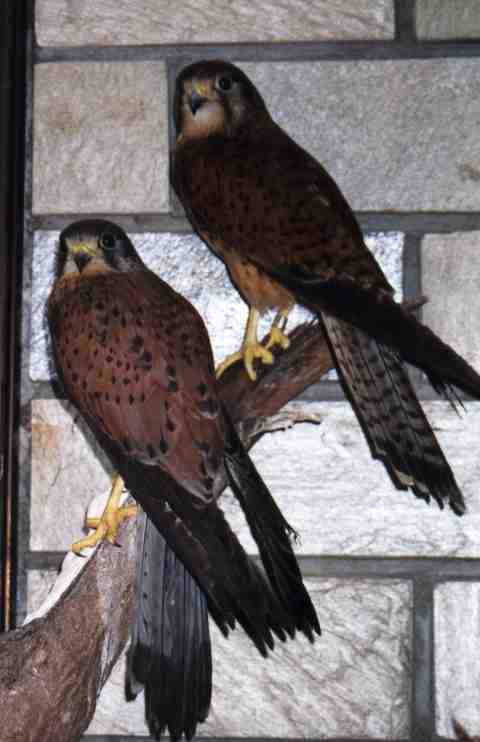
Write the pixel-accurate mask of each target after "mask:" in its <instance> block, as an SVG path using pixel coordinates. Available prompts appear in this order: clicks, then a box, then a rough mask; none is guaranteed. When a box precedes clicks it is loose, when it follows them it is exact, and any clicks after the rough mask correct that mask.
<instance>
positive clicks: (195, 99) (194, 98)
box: [189, 89, 208, 116]
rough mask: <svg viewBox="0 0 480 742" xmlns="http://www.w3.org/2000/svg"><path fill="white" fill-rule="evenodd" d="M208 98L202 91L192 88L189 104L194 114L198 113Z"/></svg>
mask: <svg viewBox="0 0 480 742" xmlns="http://www.w3.org/2000/svg"><path fill="white" fill-rule="evenodd" d="M207 100H208V98H205V97H204V96H203V95H200V93H197V91H196V90H195V89H194V90H192V92H191V94H190V100H189V105H190V110H191V112H192V113H193V115H194V116H195V114H196V113H197V111H198V109H199V108H201V107H202V106H203V104H204V103H206V102H207Z"/></svg>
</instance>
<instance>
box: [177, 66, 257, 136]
mask: <svg viewBox="0 0 480 742" xmlns="http://www.w3.org/2000/svg"><path fill="white" fill-rule="evenodd" d="M174 116H175V126H176V129H177V135H178V140H180V141H181V140H182V139H184V138H185V139H199V138H205V137H209V136H223V137H227V138H231V137H236V136H239V135H242V134H243V135H245V134H246V133H247V132H249V131H251V130H252V129H254V128H255V125H256V124H257V123H258V122H259V119H263V118H264V117H266V118H268V119H269V118H270V117H269V114H268V111H267V107H266V105H265V102H264V100H263V98H262V96H261V95H260V93H259V92H258V90H257V89H256V87H255V85H254V84H253V83H252V82H251V81H250V80H249V79H248V77H247V76H246V75H245V73H244V72H242V70H240V69H239V68H238V67H235V66H234V65H233V64H229V63H228V62H223V61H221V60H211V61H205V62H196V63H195V64H191V65H189V66H188V67H185V68H184V69H183V70H182V72H181V73H180V75H179V76H178V78H177V83H176V89H175V101H174ZM178 140H177V141H178Z"/></svg>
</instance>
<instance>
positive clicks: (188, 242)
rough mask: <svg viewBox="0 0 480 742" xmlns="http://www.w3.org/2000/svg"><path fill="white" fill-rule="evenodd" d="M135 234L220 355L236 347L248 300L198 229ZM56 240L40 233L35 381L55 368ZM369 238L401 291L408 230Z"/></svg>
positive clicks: (299, 315)
mask: <svg viewBox="0 0 480 742" xmlns="http://www.w3.org/2000/svg"><path fill="white" fill-rule="evenodd" d="M130 236H131V239H132V241H133V243H134V245H135V247H136V248H137V249H138V252H139V253H140V255H141V257H142V259H143V260H144V261H145V263H146V264H147V265H148V266H149V268H151V269H152V270H154V271H155V272H157V273H158V275H159V276H160V277H161V278H163V279H164V280H165V281H167V283H170V284H171V285H172V286H173V288H174V289H175V290H176V291H179V292H180V293H181V294H183V295H184V296H185V297H186V298H187V299H189V301H191V302H192V303H193V304H194V306H195V307H196V308H197V309H198V311H199V312H200V314H201V315H202V317H203V319H204V321H205V323H206V325H207V328H208V331H209V333H210V340H211V342H212V345H213V350H214V355H215V359H216V361H217V362H219V361H221V360H222V359H223V358H224V357H225V356H226V355H227V354H228V353H233V352H234V351H236V350H237V349H238V347H239V346H240V343H241V341H242V337H243V332H244V329H245V323H246V319H247V306H246V305H245V304H244V303H243V301H242V299H241V298H240V295H239V294H238V292H237V291H236V290H235V289H234V288H233V286H232V284H231V282H230V279H229V277H228V275H227V272H226V270H225V268H224V266H223V263H222V262H221V261H220V260H219V259H218V258H216V257H215V256H214V255H213V254H212V253H211V252H210V250H208V248H207V247H205V245H203V243H202V242H201V241H200V239H199V238H198V237H197V236H196V235H185V234H183V235H178V234H172V233H164V234H132V235H130ZM57 243H58V233H57V232H37V233H36V234H35V245H34V260H33V296H32V339H31V351H30V375H31V378H32V380H34V381H41V380H47V379H49V378H50V376H51V374H52V369H53V366H52V361H51V359H50V356H49V352H48V345H49V338H48V328H47V323H46V317H45V302H46V301H47V297H48V295H49V293H50V291H51V288H52V283H53V277H54V264H55V252H56V249H57ZM367 244H368V246H369V247H370V249H371V250H372V251H373V252H374V254H375V256H376V257H377V259H378V260H379V262H380V264H381V265H382V267H383V269H384V271H385V272H386V274H387V276H388V278H389V280H390V281H391V282H392V284H393V285H394V286H395V288H396V289H397V291H398V292H399V295H401V284H402V248H403V235H401V234H399V233H387V234H378V235H369V236H368V237H367ZM307 316H309V315H308V313H307V312H306V310H303V309H300V308H296V309H295V310H294V312H292V315H291V317H290V320H289V327H293V326H294V324H297V323H298V322H299V321H303V320H304V319H305V318H306V317H307ZM272 318H273V313H271V314H270V315H268V316H267V317H265V318H264V320H263V321H262V325H261V332H267V331H268V328H269V326H270V322H271V320H272Z"/></svg>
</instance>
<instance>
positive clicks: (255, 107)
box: [173, 61, 480, 514]
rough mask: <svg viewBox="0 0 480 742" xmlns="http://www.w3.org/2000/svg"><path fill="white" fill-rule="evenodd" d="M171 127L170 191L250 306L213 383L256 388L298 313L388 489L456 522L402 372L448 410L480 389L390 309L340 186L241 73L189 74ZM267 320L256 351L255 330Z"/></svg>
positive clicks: (447, 479)
mask: <svg viewBox="0 0 480 742" xmlns="http://www.w3.org/2000/svg"><path fill="white" fill-rule="evenodd" d="M285 94H286V95H287V94H288V91H285ZM174 115H175V124H176V128H177V132H178V137H177V142H176V147H175V154H174V162H173V185H174V187H175V190H176V192H177V194H178V196H179V198H180V200H181V201H182V203H183V205H184V207H185V211H186V214H187V216H188V218H189V219H190V221H191V222H192V225H193V227H194V228H195V230H196V231H197V232H198V234H199V235H200V237H201V238H202V239H203V240H204V241H205V242H206V243H207V245H208V246H209V247H210V248H211V249H212V250H213V251H214V252H215V253H216V254H217V255H218V256H219V257H220V258H221V259H222V260H223V261H224V262H225V264H226V267H227V269H228V271H229V274H230V277H231V279H232V281H233V283H234V284H235V286H236V287H237V289H238V290H239V292H240V294H241V295H242V297H243V298H244V300H245V301H246V303H247V304H248V306H249V318H248V323H247V329H246V333H245V340H244V343H243V346H242V348H241V350H240V352H239V353H237V354H234V356H232V357H231V358H229V359H227V361H226V362H224V363H223V364H221V366H220V369H219V371H220V372H222V371H223V370H224V369H225V368H226V367H227V366H228V365H229V364H230V363H232V362H233V361H235V360H237V359H238V358H243V360H244V363H245V366H246V369H247V371H248V373H249V375H250V376H251V377H252V378H253V379H254V378H255V373H256V372H255V369H254V360H255V359H257V358H258V359H260V361H262V362H264V363H272V362H273V357H272V354H271V351H270V347H271V346H272V345H274V344H280V345H282V346H283V347H286V346H287V345H288V338H286V336H285V335H284V334H283V332H282V329H283V324H284V323H285V321H286V317H287V315H288V312H289V310H290V308H291V307H292V305H293V304H295V303H299V304H302V305H303V306H305V307H307V308H308V309H310V310H311V311H312V312H314V313H315V314H316V316H317V317H318V319H319V332H321V331H322V330H323V332H324V333H325V335H326V338H327V340H328V343H329V346H330V349H331V352H332V356H333V359H334V362H335V365H336V368H337V370H338V372H339V375H340V378H341V380H342V382H343V385H344V388H345V391H346V394H347V396H348V398H349V399H350V401H351V402H352V405H353V407H354V409H355V412H356V414H357V417H358V419H359V422H360V425H361V427H362V429H363V431H364V433H365V435H366V437H367V440H368V442H369V444H370V448H371V451H372V454H373V456H374V457H375V458H380V459H382V460H383V461H384V463H385V465H386V467H387V469H388V470H389V472H390V474H391V476H392V479H393V481H394V483H395V484H396V486H397V487H399V488H402V489H405V488H411V489H412V490H413V492H414V493H415V494H416V495H417V496H418V497H421V498H423V499H425V500H427V502H428V501H429V499H430V497H433V498H435V500H436V501H437V502H438V504H439V505H440V507H443V504H444V501H447V502H449V504H450V506H451V508H452V509H453V510H454V511H455V512H456V513H458V514H460V513H462V512H464V510H465V504H464V500H463V496H462V494H461V492H460V490H459V488H458V486H457V484H456V482H455V479H454V476H453V473H452V471H451V469H450V467H449V465H448V463H447V461H446V459H445V457H444V455H443V453H442V451H441V449H440V446H439V445H438V442H437V440H436V438H435V435H434V433H433V431H432V429H431V427H430V425H429V423H428V421H427V419H426V417H425V415H424V413H423V410H422V407H421V405H420V404H419V402H418V399H417V397H416V394H415V392H414V390H413V387H412V385H411V383H410V381H409V377H408V374H407V370H406V368H405V364H404V362H405V361H407V362H408V363H411V364H413V365H414V366H417V367H418V368H420V369H421V370H422V371H423V372H424V373H425V374H426V376H427V377H428V379H429V381H430V382H431V383H432V385H433V387H434V388H435V389H436V390H437V391H438V392H441V393H443V394H444V395H445V396H446V397H447V398H449V399H450V400H453V399H455V395H454V393H453V391H452V386H455V387H458V388H459V389H461V390H463V391H465V392H467V394H469V395H472V396H473V397H476V398H478V397H479V396H480V376H479V375H478V374H477V373H476V372H475V371H474V369H473V368H471V367H470V366H469V365H468V364H467V363H466V362H465V361H464V360H463V359H462V358H461V357H460V356H459V355H458V354H457V353H455V351H453V350H452V349H451V348H450V347H449V346H448V345H446V344H445V343H443V342H442V341H441V340H440V339H439V338H438V337H437V336H436V335H435V334H434V333H433V332H432V331H431V330H429V329H428V327H426V326H425V325H423V324H421V323H420V322H419V321H417V319H416V318H415V317H414V316H413V315H412V314H411V313H409V312H408V311H406V309H404V308H402V306H401V305H399V304H397V303H396V302H395V300H394V298H393V289H392V287H391V286H390V284H389V283H388V281H387V279H386V278H385V276H384V274H383V272H382V270H381V268H380V267H379V265H378V263H377V262H376V260H375V258H374V257H373V255H372V253H371V252H370V251H369V249H368V248H367V246H366V245H365V242H364V240H363V236H362V232H361V230H360V227H359V225H358V223H357V221H356V219H355V216H354V214H353V212H352V211H351V209H350V207H349V205H348V203H347V201H346V200H345V198H344V196H343V195H342V193H341V191H340V189H339V187H338V186H337V184H336V183H335V181H334V180H333V178H332V177H331V176H330V175H329V174H328V173H327V171H326V170H325V169H324V168H323V167H322V165H321V164H320V163H319V162H317V161H316V160H315V159H314V158H313V157H312V156H311V155H309V154H308V152H306V151H305V150H304V149H302V148H301V147H300V146H299V145H298V144H296V143H295V142H294V141H293V140H292V139H291V138H290V137H289V136H288V134H287V133H286V132H285V131H283V130H282V129H281V128H280V126H278V125H277V124H276V123H275V122H274V121H273V119H272V118H271V116H270V114H269V112H268V110H267V107H266V105H265V102H264V100H263V98H262V96H261V95H260V93H259V92H258V90H257V89H256V88H255V86H254V85H253V84H252V82H251V81H250V80H249V79H248V77H247V76H246V75H245V74H244V73H243V72H242V71H241V70H240V69H238V68H237V67H235V66H234V65H232V64H228V63H226V62H223V61H206V62H198V63H196V64H193V65H190V66H188V67H186V68H185V69H184V70H183V71H182V72H181V73H180V75H179V77H178V79H177V83H176V91H175V103H174ZM272 308H273V309H276V310H277V315H276V318H275V320H274V323H273V326H272V330H271V333H270V339H269V341H268V342H267V344H266V347H265V346H263V345H261V344H260V343H259V342H258V340H257V324H258V319H259V316H260V315H261V314H262V313H263V312H264V311H265V310H267V309H272Z"/></svg>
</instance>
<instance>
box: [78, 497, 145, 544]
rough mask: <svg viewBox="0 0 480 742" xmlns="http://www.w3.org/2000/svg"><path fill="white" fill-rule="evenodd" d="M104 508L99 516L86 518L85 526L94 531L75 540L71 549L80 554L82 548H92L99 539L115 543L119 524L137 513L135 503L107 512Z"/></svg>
mask: <svg viewBox="0 0 480 742" xmlns="http://www.w3.org/2000/svg"><path fill="white" fill-rule="evenodd" d="M107 510H108V506H107V507H106V508H105V510H104V512H103V515H102V517H101V518H87V521H86V524H87V528H94V529H95V530H94V532H93V533H91V534H90V535H89V536H86V537H85V538H82V539H80V541H75V543H74V544H72V551H73V552H74V553H75V554H78V555H80V554H81V552H82V551H83V549H88V548H92V547H93V546H96V545H97V544H98V543H100V541H108V542H109V543H110V544H116V543H117V532H118V529H119V527H120V524H121V523H122V522H123V521H124V520H126V519H127V518H133V517H134V516H135V515H136V514H137V506H136V505H127V506H126V507H124V508H118V509H117V510H115V511H113V510H112V511H110V512H107Z"/></svg>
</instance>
